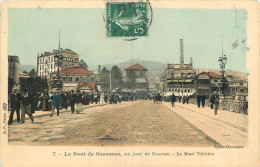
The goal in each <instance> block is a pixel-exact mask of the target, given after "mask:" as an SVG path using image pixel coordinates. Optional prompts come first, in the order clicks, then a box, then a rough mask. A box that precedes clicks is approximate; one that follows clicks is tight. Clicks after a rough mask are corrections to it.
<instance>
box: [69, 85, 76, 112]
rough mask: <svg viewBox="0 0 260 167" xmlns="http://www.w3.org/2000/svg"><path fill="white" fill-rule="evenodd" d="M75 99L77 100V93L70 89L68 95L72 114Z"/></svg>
mask: <svg viewBox="0 0 260 167" xmlns="http://www.w3.org/2000/svg"><path fill="white" fill-rule="evenodd" d="M76 100H77V95H76V94H75V93H74V90H73V89H72V90H71V94H70V95H69V102H70V108H71V114H74V110H75V103H76Z"/></svg>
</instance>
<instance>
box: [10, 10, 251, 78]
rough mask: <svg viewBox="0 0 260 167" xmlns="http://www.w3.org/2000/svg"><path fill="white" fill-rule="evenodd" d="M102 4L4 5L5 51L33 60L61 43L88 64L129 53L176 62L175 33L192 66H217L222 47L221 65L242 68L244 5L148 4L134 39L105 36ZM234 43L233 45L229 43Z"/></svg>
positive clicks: (127, 56)
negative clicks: (143, 28) (148, 15)
mask: <svg viewBox="0 0 260 167" xmlns="http://www.w3.org/2000/svg"><path fill="white" fill-rule="evenodd" d="M104 13H105V9H82V8H81V9H46V8H43V9H29V8H27V9H22V8H9V10H8V30H9V31H8V55H17V56H19V59H20V63H21V64H24V65H36V60H37V54H38V53H40V54H41V53H43V52H45V51H49V52H51V51H52V50H53V49H57V48H58V40H59V31H60V32H61V47H62V48H64V49H65V48H69V49H71V50H73V51H74V52H76V53H77V54H79V59H83V60H85V61H86V63H87V64H91V65H98V64H101V65H102V64H116V63H120V62H124V61H127V60H129V59H132V58H138V59H141V60H150V61H158V62H162V63H179V55H180V39H183V40H184V57H185V58H184V61H185V63H189V62H190V57H193V64H194V67H195V68H214V69H218V68H219V64H218V58H219V57H220V56H221V54H222V36H223V51H224V54H226V55H227V57H228V62H227V64H226V69H229V70H234V71H239V72H243V73H245V72H246V50H247V47H246V22H247V13H246V10H243V9H239V10H238V9H237V10H236V9H160V8H156V9H153V18H152V24H151V27H150V28H149V35H148V37H142V38H139V39H137V40H134V41H124V40H122V39H120V38H108V37H106V28H105V23H104V21H103V15H104ZM234 46H236V47H234Z"/></svg>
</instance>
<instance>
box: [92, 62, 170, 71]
mask: <svg viewBox="0 0 260 167" xmlns="http://www.w3.org/2000/svg"><path fill="white" fill-rule="evenodd" d="M136 63H139V64H141V65H142V66H144V67H145V68H147V70H148V72H149V73H160V72H163V71H164V68H165V67H166V64H164V63H161V62H156V61H147V60H140V59H131V60H128V61H125V62H122V63H117V64H103V65H101V69H102V68H103V67H106V68H107V69H109V70H110V69H111V68H112V67H113V66H114V65H117V66H118V67H119V68H120V69H121V70H124V69H125V68H126V67H128V66H131V65H134V64H136ZM88 67H89V70H94V71H95V72H96V71H97V67H98V66H97V65H88Z"/></svg>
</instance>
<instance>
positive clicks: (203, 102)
mask: <svg viewBox="0 0 260 167" xmlns="http://www.w3.org/2000/svg"><path fill="white" fill-rule="evenodd" d="M205 100H206V96H205V95H204V93H203V94H202V96H201V105H202V107H203V108H204V106H205Z"/></svg>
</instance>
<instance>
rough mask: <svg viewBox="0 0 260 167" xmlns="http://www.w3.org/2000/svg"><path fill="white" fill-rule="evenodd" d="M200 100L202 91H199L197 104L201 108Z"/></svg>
mask: <svg viewBox="0 0 260 167" xmlns="http://www.w3.org/2000/svg"><path fill="white" fill-rule="evenodd" d="M200 101H201V96H200V93H198V95H197V105H198V107H199V108H200Z"/></svg>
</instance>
